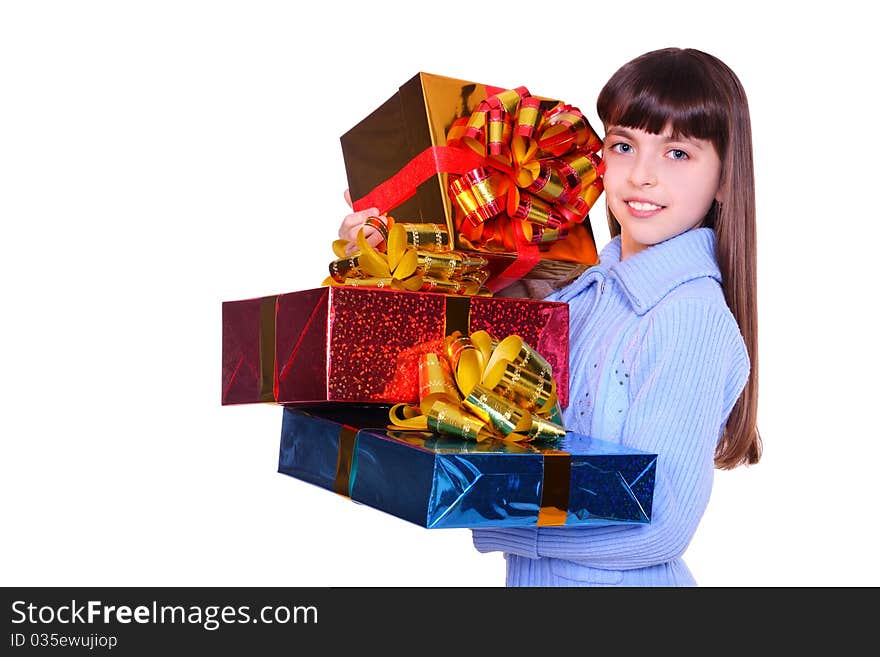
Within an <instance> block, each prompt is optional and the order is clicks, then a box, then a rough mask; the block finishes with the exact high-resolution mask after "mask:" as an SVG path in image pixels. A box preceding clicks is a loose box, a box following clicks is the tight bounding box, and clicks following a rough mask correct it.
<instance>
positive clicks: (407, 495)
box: [278, 404, 657, 529]
mask: <svg viewBox="0 0 880 657" xmlns="http://www.w3.org/2000/svg"><path fill="white" fill-rule="evenodd" d="M388 408H389V407H388V406H386V405H361V406H358V405H354V404H351V405H345V406H323V407H314V408H311V409H302V408H293V407H285V408H284V412H283V421H282V428H281V448H280V452H279V465H278V470H279V472H281V473H283V474H287V475H289V476H291V477H294V478H296V479H300V480H302V481H306V482H309V483H312V484H314V485H316V486H320V487H322V488H325V489H327V490H329V491H335V492H338V493H340V494H342V495H344V496H346V497H349V498H350V499H351V500H352V501H355V502H359V503H362V504H365V505H367V506H370V507H372V508H374V509H378V510H380V511H383V512H385V513H389V514H391V515H394V516H396V517H398V518H402V519H404V520H407V521H409V522H412V523H415V524H417V525H419V526H421V527H427V528H430V529H439V528H450V527H468V528H476V527H541V526H562V525H565V526H574V525H594V526H602V525H620V524H624V525H630V524H645V523H649V522H650V521H651V507H652V501H653V492H654V478H655V471H656V462H657V455H656V454H651V453H648V452H643V451H639V450H635V449H632V448H629V447H626V446H623V445H619V444H616V443H610V442H606V441H601V440H596V439H593V438H590V437H587V436H584V435H581V434H576V433H573V432H566V434H565V436H564V437H562V438H560V439H558V440H557V441H556V442H554V443H553V444H552V445H541V444H539V443H536V442H522V441H520V442H510V441H503V440H483V441H479V442H476V441H473V440H468V439H465V438H459V437H456V436H452V435H446V434H438V433H428V432H420V431H399V430H389V429H386V428H381V427H382V425H383V424H384V423H385V421H386V420H387V414H388Z"/></svg>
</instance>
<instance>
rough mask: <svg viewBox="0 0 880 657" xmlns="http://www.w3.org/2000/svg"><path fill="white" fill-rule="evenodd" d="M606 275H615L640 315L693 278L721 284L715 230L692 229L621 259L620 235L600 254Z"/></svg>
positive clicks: (601, 264) (600, 260)
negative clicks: (708, 279) (712, 280)
mask: <svg viewBox="0 0 880 657" xmlns="http://www.w3.org/2000/svg"><path fill="white" fill-rule="evenodd" d="M599 262H600V266H604V268H605V269H607V271H608V275H609V276H613V277H615V278H617V280H619V281H620V283H621V288H622V289H623V291H624V294H625V295H626V296H627V298H628V299H629V302H630V304H631V305H632V307H633V310H635V311H636V313H637V314H639V315H643V314H644V313H646V312H648V311H649V310H650V309H651V308H653V307H654V306H655V305H657V303H658V302H659V301H660V299H662V298H663V297H665V296H666V295H667V294H668V293H669V292H670V291H672V290H673V289H674V288H676V287H678V286H679V285H681V284H682V283H686V282H687V281H691V280H693V279H695V278H714V279H715V280H716V281H718V283H721V271H720V270H719V269H718V261H717V259H716V257H715V231H714V230H712V229H711V228H694V229H692V230H688V231H685V232H684V233H681V234H680V235H676V236H675V237H672V238H670V239H668V240H666V241H665V242H660V243H659V244H654V245H653V246H650V247H648V248H647V249H645V250H643V251H640V252H639V253H637V254H635V255H633V256H630V257H629V258H627V259H626V260H624V261H622V262H621V260H620V235H618V236H617V237H615V238H614V239H613V240H611V242H609V243H608V244H607V245H606V246H605V248H604V249H602V253H601V255H600V256H599Z"/></svg>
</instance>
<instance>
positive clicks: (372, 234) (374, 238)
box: [339, 189, 388, 254]
mask: <svg viewBox="0 0 880 657" xmlns="http://www.w3.org/2000/svg"><path fill="white" fill-rule="evenodd" d="M343 196H345V202H346V203H348V207H351V195H350V194H349V192H348V190H347V189H346V190H345V193H344V194H343ZM368 217H378V218H379V219H380V221H382V223H383V224H385V226H386V228H387V226H388V219H387V217H386V216H385V215H384V214H379V209H378V208H367V209H366V210H359V211H358V212H352V213H351V214H347V215H345V217H344V218H343V219H342V225H341V226H340V227H339V237H340V239H344V240H346V241H347V242H348V246H347V247H346V248H345V252H346V253H347V254H351V253H354V252H355V251H357V242H356V240H357V234H358V231H359V230H360V229H361V228H363V229H364V237H365V238H366V240H367V244H369V245H370V246H372V247H376V246H378V245H379V244H380V243H381V242H382V234H381V233H380V232H379V231H378V230H376V229H375V228H373V227H372V226H366V227H365V226H364V222H366V220H367V218H368Z"/></svg>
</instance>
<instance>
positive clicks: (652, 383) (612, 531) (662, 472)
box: [473, 299, 749, 570]
mask: <svg viewBox="0 0 880 657" xmlns="http://www.w3.org/2000/svg"><path fill="white" fill-rule="evenodd" d="M748 370H749V363H748V356H747V354H746V350H745V345H744V344H743V341H742V337H741V335H740V333H739V330H738V328H737V326H736V323H735V322H734V320H733V317H732V316H731V315H730V314H729V312H728V311H727V308H726V307H724V308H719V307H718V305H717V304H714V303H711V302H709V301H707V300H704V299H679V300H677V301H676V302H675V303H669V304H664V305H663V306H662V307H661V306H658V307H657V308H656V309H655V311H654V317H653V318H652V320H651V324H650V325H649V328H648V331H647V332H646V334H645V337H644V340H643V344H642V345H641V348H640V353H639V360H638V361H636V364H635V366H634V368H633V374H632V375H633V378H634V381H633V384H634V385H633V388H632V389H631V393H630V398H631V400H632V401H631V404H630V407H629V410H628V412H627V417H626V419H625V421H624V424H623V428H622V436H621V442H622V443H623V444H625V445H630V446H632V447H635V448H638V449H641V450H645V451H649V452H652V453H656V454H657V455H658V460H657V475H656V480H655V485H654V499H653V505H652V506H653V509H652V520H651V522H650V523H649V524H647V525H617V526H609V527H588V526H581V527H558V528H557V527H552V528H541V529H534V528H523V529H497V530H496V529H480V530H474V532H473V534H474V544H475V546H476V548H477V549H478V550H480V551H481V552H489V551H494V550H502V551H504V552H511V553H514V554H519V555H522V556H526V557H531V558H538V557H557V558H561V559H567V560H571V561H575V562H577V563H580V564H583V565H585V566H590V567H595V568H608V569H619V570H625V569H630V568H641V567H645V566H650V565H654V564H657V563H662V562H666V561H669V560H671V559H674V558H676V557H679V556H681V555H682V554H683V553H684V551H685V549H686V548H687V546H688V544H689V543H690V540H691V538H692V537H693V534H694V532H695V531H696V529H697V525H698V523H699V522H700V519H701V517H702V515H703V512H704V511H705V509H706V505H707V504H708V501H709V494H710V492H711V488H712V478H713V474H714V453H715V445H716V443H717V440H718V437H719V436H720V431H721V429H722V427H723V425H724V422H725V421H726V419H727V416H728V415H729V414H730V410H731V409H732V407H733V403H734V402H735V401H736V399H737V397H738V396H739V394H740V392H741V390H742V388H743V386H744V385H745V381H746V378H747V377H748ZM597 412H598V409H597Z"/></svg>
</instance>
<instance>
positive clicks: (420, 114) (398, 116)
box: [340, 72, 599, 280]
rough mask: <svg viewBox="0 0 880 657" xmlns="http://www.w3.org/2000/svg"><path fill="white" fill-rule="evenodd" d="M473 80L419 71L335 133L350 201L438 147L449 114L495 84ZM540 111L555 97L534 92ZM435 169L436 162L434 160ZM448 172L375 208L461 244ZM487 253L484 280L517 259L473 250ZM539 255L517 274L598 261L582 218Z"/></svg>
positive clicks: (464, 110)
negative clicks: (443, 230)
mask: <svg viewBox="0 0 880 657" xmlns="http://www.w3.org/2000/svg"><path fill="white" fill-rule="evenodd" d="M502 90H503V88H501V87H492V86H489V85H485V84H480V83H476V82H469V81H466V80H458V79H455V78H450V77H445V76H442V75H435V74H431V73H425V72H419V73H418V74H416V75H415V76H413V77H412V78H411V79H410V80H409V81H407V82H406V83H405V84H403V85H402V86H401V87H400V88H399V89H398V91H397V93H395V94H394V95H393V96H391V97H390V98H389V99H388V100H387V101H385V102H384V103H383V104H382V105H381V106H379V107H378V108H377V109H376V110H375V111H373V112H372V113H371V114H370V115H369V116H367V117H366V118H365V119H363V120H362V121H361V122H360V123H358V124H357V125H355V126H354V127H353V128H352V129H351V130H349V131H348V132H346V133H345V134H343V135H342V137H341V138H340V142H341V145H342V154H343V159H344V162H345V170H346V174H347V178H348V187H349V192H350V194H351V198H352V199H354V201H355V209H358V206H357V200H358V199H362V198H364V197H366V196H367V195H368V194H370V193H371V192H372V191H373V190H374V189H375V188H376V187H378V186H379V185H381V184H382V183H385V182H386V181H387V180H388V179H390V178H392V177H393V176H395V175H396V174H398V173H399V172H400V171H401V170H403V169H404V168H405V167H407V165H409V164H410V163H411V162H412V161H413V160H414V159H415V158H416V157H417V156H419V155H420V154H423V153H424V152H425V151H426V150H427V149H430V148H431V147H432V146H446V135H447V133H448V132H449V129H450V127H451V126H452V124H453V122H454V121H455V120H456V119H459V118H461V117H467V116H470V115H471V114H472V113H473V112H474V111H475V109H476V108H477V106H478V105H479V104H480V103H481V102H482V101H484V100H486V98H487V97H488V96H491V95H493V94H495V93H498V92H500V91H502ZM537 98H538V99H539V100H540V101H541V110H542V111H544V110H548V109H550V108H552V107H554V106H555V105H557V104H558V102H559V101H557V100H553V99H550V98H545V97H543V96H537ZM438 168H441V167H438ZM449 177H450V174H448V173H443V172H440V173H434V174H433V175H431V176H430V177H428V178H427V180H425V181H424V182H422V183H421V184H419V185H418V186H417V187H416V188H415V192H414V194H413V195H412V196H411V197H409V198H407V199H406V200H403V201H402V202H400V203H398V204H397V205H395V206H393V207H387V208H380V210H382V211H384V212H386V213H388V214H390V215H392V216H393V217H394V218H395V220H396V221H404V222H413V223H443V222H445V223H446V225H447V227H448V229H449V232H450V234H452V235H454V236H455V245H456V248H457V249H460V250H465V251H466V250H468V247H467V245H464V244H462V243H460V242H459V240H458V236H457V235H456V233H455V210H454V208H453V201H452V199H451V197H450V193H449V192H448V189H449ZM479 252H480V253H481V254H482V255H484V256H488V258H489V260H490V264H489V273H490V280H492V279H496V278H497V277H498V276H499V275H501V274H502V273H503V272H505V270H506V269H507V267H508V266H510V265H511V264H513V263H514V262H515V260H516V258H517V254H516V253H515V252H509V251H506V252H505V251H491V252H488V251H485V250H480V251H479ZM540 253H541V260H539V261H538V263H537V264H536V265H535V266H534V267H533V268H532V269H531V270H529V271H528V272H527V273H525V274H524V275H522V278H525V279H530V278H537V279H548V278H563V277H567V276H569V275H571V274H573V273H576V271H579V270H582V269H583V268H584V266H585V265H586V266H589V265H594V264H596V263H597V262H598V260H599V259H598V253H597V250H596V243H595V240H594V237H593V231H592V227H591V226H590V221H589V217H587V218H585V219H584V221H583V222H582V223H580V224H577V225H575V226H574V227H572V228H571V229H570V230H569V232H568V234H567V235H566V237H565V238H564V239H562V240H559V241H556V242H551V243H549V244H541V245H540Z"/></svg>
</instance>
